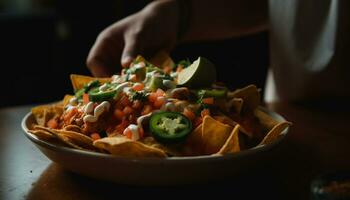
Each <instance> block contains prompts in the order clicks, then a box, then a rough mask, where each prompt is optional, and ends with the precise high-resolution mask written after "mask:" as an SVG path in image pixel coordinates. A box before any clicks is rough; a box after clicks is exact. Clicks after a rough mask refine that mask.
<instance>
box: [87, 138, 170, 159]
mask: <svg viewBox="0 0 350 200" xmlns="http://www.w3.org/2000/svg"><path fill="white" fill-rule="evenodd" d="M93 144H94V146H96V147H98V148H101V149H105V150H107V151H108V152H109V153H111V154H113V155H118V156H124V157H148V158H150V157H159V158H164V157H167V155H166V153H165V152H164V151H163V150H161V149H158V148H154V147H151V146H147V145H145V144H143V143H141V142H138V141H133V140H130V139H128V138H126V137H123V136H116V137H106V138H102V139H98V140H95V141H94V143H93Z"/></svg>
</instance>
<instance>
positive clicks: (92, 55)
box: [86, 31, 123, 77]
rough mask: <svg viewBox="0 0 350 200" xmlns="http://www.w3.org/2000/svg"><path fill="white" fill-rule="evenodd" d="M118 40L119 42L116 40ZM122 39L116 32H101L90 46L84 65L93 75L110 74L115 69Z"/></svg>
mask: <svg viewBox="0 0 350 200" xmlns="http://www.w3.org/2000/svg"><path fill="white" fill-rule="evenodd" d="M117 41H119V42H117ZM122 41H123V40H118V34H111V33H110V32H108V31H104V32H102V33H101V34H100V35H99V36H98V37H97V40H96V42H95V44H94V45H93V47H92V48H91V50H90V52H89V55H88V58H87V61H86V65H87V67H88V68H89V69H90V71H91V73H92V74H93V75H94V76H98V77H105V76H110V75H112V74H113V72H114V71H116V69H117V66H118V60H119V59H120V54H121V49H122V46H123V45H122Z"/></svg>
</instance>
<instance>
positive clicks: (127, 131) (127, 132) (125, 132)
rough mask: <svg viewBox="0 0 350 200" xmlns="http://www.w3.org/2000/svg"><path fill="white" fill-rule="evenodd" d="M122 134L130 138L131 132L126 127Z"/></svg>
mask: <svg viewBox="0 0 350 200" xmlns="http://www.w3.org/2000/svg"><path fill="white" fill-rule="evenodd" d="M123 134H124V135H125V136H126V137H127V138H129V139H132V132H131V130H130V129H129V128H126V129H125V131H124V132H123Z"/></svg>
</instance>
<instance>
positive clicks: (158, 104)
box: [153, 97, 165, 109]
mask: <svg viewBox="0 0 350 200" xmlns="http://www.w3.org/2000/svg"><path fill="white" fill-rule="evenodd" d="M164 103H165V98H164V97H158V98H157V100H156V101H155V102H154V103H153V106H154V107H155V108H157V109H159V108H161V107H162V106H163V105H164Z"/></svg>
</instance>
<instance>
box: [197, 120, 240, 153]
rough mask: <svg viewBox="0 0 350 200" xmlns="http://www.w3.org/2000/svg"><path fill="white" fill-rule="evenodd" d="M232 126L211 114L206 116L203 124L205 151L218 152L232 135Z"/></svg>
mask: <svg viewBox="0 0 350 200" xmlns="http://www.w3.org/2000/svg"><path fill="white" fill-rule="evenodd" d="M232 129H233V128H232V126H229V125H226V124H223V123H221V122H219V121H217V120H215V119H214V118H212V117H210V116H209V115H207V116H205V117H204V119H203V124H202V141H203V148H204V149H203V153H204V154H206V155H208V154H213V153H216V152H218V151H219V150H220V149H221V147H222V146H223V145H224V144H225V142H226V140H227V138H228V137H229V136H230V133H231V131H232Z"/></svg>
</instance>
